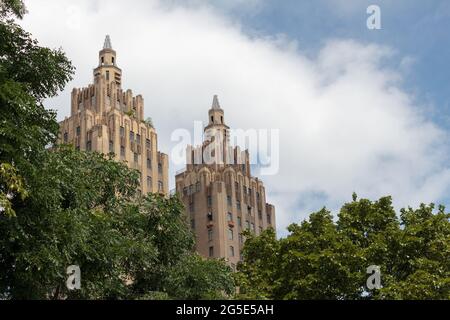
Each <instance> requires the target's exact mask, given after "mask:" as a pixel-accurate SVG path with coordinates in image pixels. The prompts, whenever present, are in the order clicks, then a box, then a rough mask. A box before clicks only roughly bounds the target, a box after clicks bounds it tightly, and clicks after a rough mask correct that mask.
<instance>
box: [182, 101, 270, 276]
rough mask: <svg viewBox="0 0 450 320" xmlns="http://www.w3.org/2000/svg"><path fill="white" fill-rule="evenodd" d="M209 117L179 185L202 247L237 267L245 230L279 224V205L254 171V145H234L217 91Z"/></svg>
mask: <svg viewBox="0 0 450 320" xmlns="http://www.w3.org/2000/svg"><path fill="white" fill-rule="evenodd" d="M208 119H209V123H208V125H207V126H206V127H205V129H204V133H205V134H204V136H205V140H204V142H203V144H202V145H201V146H199V147H195V148H194V147H192V146H188V148H187V154H186V155H187V165H186V170H185V171H183V172H181V173H179V174H177V175H176V177H175V180H176V181H175V183H176V190H177V193H178V194H179V195H180V197H181V200H182V202H183V203H184V206H185V210H186V215H187V216H188V218H189V220H190V223H191V227H192V229H193V231H194V233H195V235H196V250H197V251H198V252H199V253H200V254H201V255H203V256H205V257H211V258H225V259H226V260H227V261H228V262H229V263H230V265H231V266H232V267H233V268H235V266H236V264H237V263H238V262H239V261H240V260H242V255H241V250H242V246H243V243H244V241H245V239H244V237H243V236H242V234H241V233H242V231H243V230H245V229H248V230H250V231H251V232H254V233H256V234H260V233H261V232H262V231H263V230H265V229H267V228H269V227H272V228H274V229H275V208H274V206H273V205H271V204H269V203H266V192H265V188H264V185H263V182H262V181H261V180H259V179H258V178H256V177H253V176H252V175H251V172H250V161H249V153H248V151H247V150H245V151H240V149H239V147H232V146H231V145H230V142H229V127H228V126H227V125H226V124H225V121H224V111H223V109H222V108H221V107H220V105H219V101H218V98H217V96H214V98H213V103H212V106H211V109H210V110H209V112H208ZM205 150H206V152H205ZM211 150H213V151H211ZM208 154H211V155H212V157H208V156H207V155H208ZM205 155H206V156H205ZM211 158H212V159H211Z"/></svg>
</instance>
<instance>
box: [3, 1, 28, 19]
mask: <svg viewBox="0 0 450 320" xmlns="http://www.w3.org/2000/svg"><path fill="white" fill-rule="evenodd" d="M26 11H27V10H26V8H25V5H24V3H23V1H22V0H2V1H0V18H7V17H10V16H15V17H17V18H19V19H22V18H23V16H24V14H25V13H26Z"/></svg>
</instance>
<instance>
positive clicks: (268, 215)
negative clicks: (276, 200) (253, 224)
mask: <svg viewBox="0 0 450 320" xmlns="http://www.w3.org/2000/svg"><path fill="white" fill-rule="evenodd" d="M267 223H268V224H272V219H271V216H270V213H268V214H267Z"/></svg>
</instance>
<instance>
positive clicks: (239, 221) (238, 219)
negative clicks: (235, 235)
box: [237, 217, 242, 227]
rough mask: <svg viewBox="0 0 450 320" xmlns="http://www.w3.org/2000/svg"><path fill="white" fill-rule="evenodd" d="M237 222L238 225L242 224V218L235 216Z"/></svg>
mask: <svg viewBox="0 0 450 320" xmlns="http://www.w3.org/2000/svg"><path fill="white" fill-rule="evenodd" d="M237 222H238V226H239V227H240V226H242V219H241V217H238V218H237Z"/></svg>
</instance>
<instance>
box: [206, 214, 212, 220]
mask: <svg viewBox="0 0 450 320" xmlns="http://www.w3.org/2000/svg"><path fill="white" fill-rule="evenodd" d="M206 218H207V219H208V221H212V220H213V214H212V212H208V214H207V215H206Z"/></svg>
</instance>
